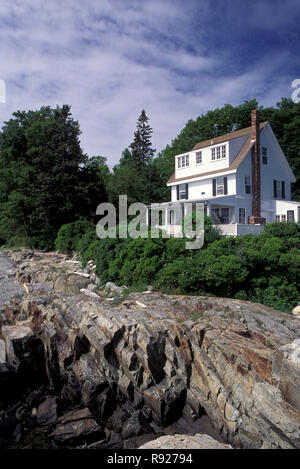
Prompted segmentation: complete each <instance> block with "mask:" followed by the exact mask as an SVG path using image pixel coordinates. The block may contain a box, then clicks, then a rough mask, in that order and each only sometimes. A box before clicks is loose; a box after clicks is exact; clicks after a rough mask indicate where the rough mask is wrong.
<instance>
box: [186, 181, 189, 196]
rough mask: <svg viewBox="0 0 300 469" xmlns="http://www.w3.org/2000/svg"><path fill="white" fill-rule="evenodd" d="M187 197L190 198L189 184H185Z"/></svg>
mask: <svg viewBox="0 0 300 469" xmlns="http://www.w3.org/2000/svg"><path fill="white" fill-rule="evenodd" d="M185 198H186V199H188V198H189V185H188V184H186V185H185Z"/></svg>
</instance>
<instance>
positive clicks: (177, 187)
mask: <svg viewBox="0 0 300 469" xmlns="http://www.w3.org/2000/svg"><path fill="white" fill-rule="evenodd" d="M176 189H177V200H179V185H178V186H176Z"/></svg>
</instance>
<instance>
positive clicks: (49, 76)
mask: <svg viewBox="0 0 300 469" xmlns="http://www.w3.org/2000/svg"><path fill="white" fill-rule="evenodd" d="M299 21H300V1H299V0H285V1H284V2H283V1H282V0H280V1H279V0H252V1H249V0H185V1H183V0H150V1H147V0H140V1H136V0H110V1H108V0H51V1H49V2H45V1H44V0H14V1H13V2H12V1H11V0H1V8H0V79H3V80H5V82H6V91H7V102H6V103H5V104H1V103H0V125H2V123H3V121H5V120H7V119H8V118H9V117H10V115H11V113H12V112H13V111H15V110H18V109H22V110H27V109H37V108H39V107H41V106H42V105H51V106H56V105H57V104H60V105H61V104H70V105H71V106H72V113H73V116H74V118H75V119H77V120H79V122H80V125H81V130H82V135H81V142H82V146H83V148H84V150H85V151H86V152H87V153H88V154H89V155H90V156H92V155H95V154H101V155H103V156H106V157H107V158H108V162H109V164H110V165H113V164H114V163H116V162H117V161H118V159H119V157H120V155H121V152H122V151H123V149H124V148H125V147H126V146H128V145H129V144H130V143H131V141H132V139H133V132H134V130H135V127H136V120H137V118H138V116H139V114H140V111H141V109H142V108H145V109H146V112H147V114H148V115H149V116H150V124H151V126H152V127H153V129H154V134H153V144H154V147H155V148H156V149H157V150H158V151H159V150H161V149H162V148H164V147H165V145H166V144H167V143H170V141H171V139H172V138H174V137H175V136H176V135H177V134H178V132H179V131H180V130H181V129H182V128H183V127H184V125H185V123H186V122H187V121H188V120H189V119H191V118H195V117H197V116H198V115H200V114H201V113H205V112H206V111H207V110H209V109H213V108H215V107H220V106H222V105H224V104H226V103H230V104H233V105H236V104H240V103H242V102H243V101H244V100H245V99H251V98H253V97H256V98H257V99H258V101H259V102H260V103H261V104H264V105H274V104H276V102H277V101H278V100H280V99H281V97H283V96H291V93H292V88H291V83H292V81H293V80H294V79H296V78H300V53H299V51H300V37H299V35H300V28H299Z"/></svg>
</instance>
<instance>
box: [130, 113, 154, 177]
mask: <svg viewBox="0 0 300 469" xmlns="http://www.w3.org/2000/svg"><path fill="white" fill-rule="evenodd" d="M148 121H149V117H148V116H147V115H146V112H145V109H143V110H142V112H141V115H140V117H139V118H138V121H137V129H136V131H135V132H134V140H133V142H132V143H131V145H130V148H131V156H132V161H133V163H134V166H135V168H136V170H137V171H138V172H139V173H143V172H144V170H145V169H146V168H147V167H148V165H149V164H150V163H151V161H152V160H153V156H154V154H155V151H156V150H154V149H153V148H152V144H151V137H152V134H153V130H152V128H151V127H150V125H149V124H148Z"/></svg>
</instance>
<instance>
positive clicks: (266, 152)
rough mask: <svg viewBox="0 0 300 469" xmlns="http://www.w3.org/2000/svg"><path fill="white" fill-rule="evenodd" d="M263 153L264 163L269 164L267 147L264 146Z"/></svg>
mask: <svg viewBox="0 0 300 469" xmlns="http://www.w3.org/2000/svg"><path fill="white" fill-rule="evenodd" d="M261 154H262V162H263V164H268V149H267V147H262V149H261Z"/></svg>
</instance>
